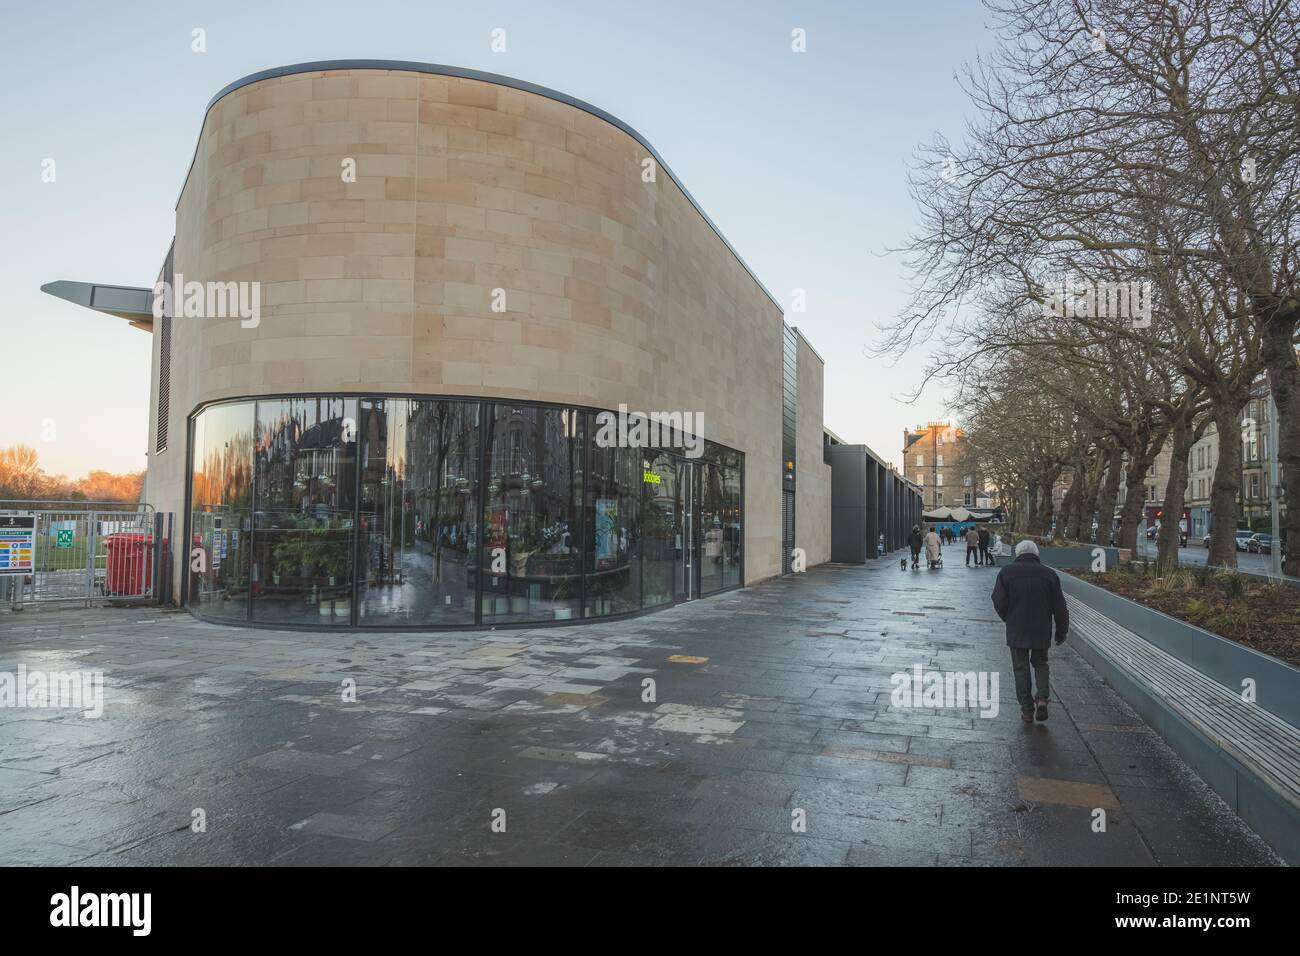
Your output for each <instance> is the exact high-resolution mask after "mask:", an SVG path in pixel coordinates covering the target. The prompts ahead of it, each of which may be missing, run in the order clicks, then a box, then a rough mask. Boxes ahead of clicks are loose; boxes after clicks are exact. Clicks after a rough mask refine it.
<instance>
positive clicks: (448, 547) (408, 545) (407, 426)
mask: <svg viewBox="0 0 1300 956" xmlns="http://www.w3.org/2000/svg"><path fill="white" fill-rule="evenodd" d="M359 431H360V438H361V448H362V452H361V499H360V500H361V507H360V514H359V524H358V531H357V533H358V535H359V547H358V549H357V582H358V593H357V599H358V616H359V620H358V622H357V623H359V624H363V625H364V624H369V623H375V624H383V625H401V624H409V625H426V626H438V625H448V624H473V623H474V580H473V575H472V574H471V568H472V561H473V560H474V558H475V553H474V545H475V542H474V528H475V512H476V510H477V508H478V403H477V402H468V403H467V402H439V401H420V400H415V399H405V398H390V399H362V400H361V419H360V429H359Z"/></svg>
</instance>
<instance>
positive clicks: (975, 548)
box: [966, 525, 984, 568]
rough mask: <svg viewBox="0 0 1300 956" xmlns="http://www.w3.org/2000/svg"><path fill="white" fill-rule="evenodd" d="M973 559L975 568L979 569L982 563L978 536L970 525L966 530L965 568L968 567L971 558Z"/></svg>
mask: <svg viewBox="0 0 1300 956" xmlns="http://www.w3.org/2000/svg"><path fill="white" fill-rule="evenodd" d="M972 555H974V557H975V567H977V568H978V567H979V566H980V565H981V564H983V563H984V562H983V561H981V560H980V535H979V532H978V531H976V530H975V526H974V525H971V526H970V527H969V528H967V529H966V567H968V568H969V567H970V559H971V556H972Z"/></svg>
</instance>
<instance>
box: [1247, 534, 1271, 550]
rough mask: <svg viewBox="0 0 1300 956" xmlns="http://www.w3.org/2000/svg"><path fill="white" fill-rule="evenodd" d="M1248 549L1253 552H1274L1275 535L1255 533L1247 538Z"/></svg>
mask: <svg viewBox="0 0 1300 956" xmlns="http://www.w3.org/2000/svg"><path fill="white" fill-rule="evenodd" d="M1246 550H1247V551H1249V552H1250V553H1251V554H1272V553H1273V536H1272V535H1271V534H1264V533H1263V532H1262V531H1261V532H1260V533H1259V534H1253V535H1251V536H1250V537H1249V538H1247V539H1246Z"/></svg>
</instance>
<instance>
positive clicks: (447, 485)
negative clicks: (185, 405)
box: [187, 396, 744, 627]
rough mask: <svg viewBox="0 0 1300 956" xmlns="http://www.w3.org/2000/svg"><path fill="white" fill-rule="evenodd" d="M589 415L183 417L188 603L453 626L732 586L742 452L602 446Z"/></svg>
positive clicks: (549, 616) (324, 407)
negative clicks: (187, 457)
mask: <svg viewBox="0 0 1300 956" xmlns="http://www.w3.org/2000/svg"><path fill="white" fill-rule="evenodd" d="M592 415H593V413H590V412H586V411H579V410H576V409H569V408H560V407H543V406H533V405H517V404H511V403H480V402H462V401H448V400H439V399H416V398H385V397H382V396H374V397H365V398H360V399H356V398H342V397H324V396H322V397H303V398H285V399H271V400H265V401H258V402H252V401H249V402H231V403H225V404H216V405H212V406H209V407H207V408H206V409H204V410H203V411H201V412H200V413H199V414H197V415H195V416H194V419H193V421H192V445H191V447H192V449H193V462H192V468H191V475H190V496H191V501H192V505H193V507H192V510H191V515H190V533H191V535H192V541H191V549H197V551H198V554H199V555H200V556H201V561H199V565H200V568H201V569H200V570H196V571H192V572H191V573H190V575H189V579H188V587H187V602H188V604H189V606H190V607H191V608H192V609H193V610H194V611H195V613H196V614H198V615H199V616H201V617H204V618H211V619H215V620H228V621H246V620H251V621H253V622H255V623H271V624H276V623H284V624H296V625H304V626H321V625H328V626H348V625H359V626H367V625H370V626H386V625H409V626H413V627H421V626H424V627H438V626H460V627H464V626H470V625H473V624H475V623H476V621H477V622H479V623H484V624H497V623H525V622H533V621H566V620H573V619H577V618H593V617H605V616H609V615H617V614H626V613H630V612H635V611H638V610H640V609H642V608H648V607H655V606H658V605H662V604H667V603H672V602H673V601H675V600H681V599H684V598H685V597H688V596H695V595H696V594H709V593H714V592H716V591H719V590H722V589H724V588H728V587H734V586H737V585H739V584H740V583H741V554H742V550H743V538H742V533H741V532H742V520H741V510H740V503H741V485H742V482H743V476H744V467H743V458H742V456H740V455H739V454H738V453H737V452H734V451H731V450H730V449H727V448H724V447H723V446H720V445H716V444H714V443H712V442H708V443H706V446H705V452H704V455H703V457H702V458H701V459H696V460H688V459H685V458H683V457H681V456H680V455H678V454H676V453H674V452H673V451H672V450H669V449H658V450H656V449H638V448H617V447H615V448H608V447H600V446H598V445H596V444H595V443H594V441H589V440H588V438H589V435H590V434H591V432H590V431H589V430H590V428H591V425H592ZM687 538H689V539H690V540H687ZM688 559H689V564H688ZM480 598H481V600H480ZM354 603H355V606H354Z"/></svg>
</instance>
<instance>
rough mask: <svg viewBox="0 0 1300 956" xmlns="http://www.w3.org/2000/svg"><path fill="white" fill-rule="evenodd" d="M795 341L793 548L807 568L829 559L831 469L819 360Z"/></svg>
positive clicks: (801, 341) (804, 343)
mask: <svg viewBox="0 0 1300 956" xmlns="http://www.w3.org/2000/svg"><path fill="white" fill-rule="evenodd" d="M795 334H796V336H797V339H798V343H797V344H798V349H799V351H798V357H797V359H796V372H797V376H798V384H797V386H796V392H797V395H798V404H797V406H796V408H795V414H796V423H795V459H796V460H795V511H794V513H795V545H796V546H798V547H800V548H803V549H804V552H805V553H806V554H807V556H808V566H809V567H812V566H813V565H816V564H825V563H826V562H827V561H829V560H830V559H831V466H830V465H828V464H826V461H825V456H824V454H823V448H822V433H823V426H822V395H823V388H824V379H825V374H824V370H825V369H824V365H823V363H822V358H821V356H820V355H818V354H817V352H816V350H815V349H814V348H813V347H812V346H811V345H810V344H809V343H808V340H807V339H805V338H804V337H803V335H802V334H800V333H799V332H798V330H796V331H795Z"/></svg>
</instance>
